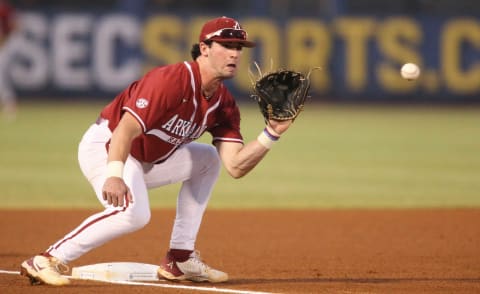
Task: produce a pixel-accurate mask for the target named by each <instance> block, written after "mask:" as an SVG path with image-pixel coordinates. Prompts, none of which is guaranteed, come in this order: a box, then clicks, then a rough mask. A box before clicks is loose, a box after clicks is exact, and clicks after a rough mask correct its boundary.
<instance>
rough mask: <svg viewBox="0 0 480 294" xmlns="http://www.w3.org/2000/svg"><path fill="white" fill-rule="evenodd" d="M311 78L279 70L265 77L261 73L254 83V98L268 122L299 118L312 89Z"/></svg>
mask: <svg viewBox="0 0 480 294" xmlns="http://www.w3.org/2000/svg"><path fill="white" fill-rule="evenodd" d="M257 69H258V66H257ZM259 72H260V70H259ZM309 76H310V73H308V75H304V74H303V73H301V72H297V71H293V70H277V71H274V72H271V73H268V74H265V75H262V74H261V72H260V77H259V78H257V80H256V81H254V83H253V90H254V94H253V95H252V97H253V98H254V99H255V100H256V101H257V102H258V106H259V107H260V111H261V113H262V115H263V117H264V118H265V120H266V121H268V120H271V119H272V120H280V121H282V120H294V119H295V118H296V117H297V116H298V114H299V113H300V111H301V110H302V108H303V105H304V103H305V100H306V99H307V96H308V91H309V89H310V77H309Z"/></svg>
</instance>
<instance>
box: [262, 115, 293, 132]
mask: <svg viewBox="0 0 480 294" xmlns="http://www.w3.org/2000/svg"><path fill="white" fill-rule="evenodd" d="M292 123H293V120H281V121H280V120H274V119H270V120H268V125H269V126H270V128H272V130H273V131H275V133H277V134H278V135H281V134H282V133H284V132H285V131H286V130H288V128H289V127H290V126H291V125H292Z"/></svg>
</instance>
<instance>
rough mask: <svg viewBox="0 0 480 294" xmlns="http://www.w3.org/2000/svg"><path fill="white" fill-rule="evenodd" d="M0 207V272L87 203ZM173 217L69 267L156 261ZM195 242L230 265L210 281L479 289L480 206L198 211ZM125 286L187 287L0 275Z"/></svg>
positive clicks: (387, 289)
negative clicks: (71, 207)
mask: <svg viewBox="0 0 480 294" xmlns="http://www.w3.org/2000/svg"><path fill="white" fill-rule="evenodd" d="M0 213H1V218H0V223H1V225H0V233H1V239H0V270H4V271H18V270H19V265H20V263H21V262H22V261H23V260H24V259H26V258H28V257H30V256H31V255H32V254H34V253H37V252H41V251H43V250H44V249H46V247H48V245H50V243H52V242H53V241H56V240H57V239H58V238H60V237H62V236H63V235H64V234H65V233H67V232H68V231H69V230H70V229H72V228H73V227H75V226H76V225H78V224H80V222H81V221H82V220H83V219H84V218H85V217H86V216H88V215H90V214H91V213H92V211H78V210H77V211H8V210H3V211H0ZM173 217H174V211H172V210H155V211H153V214H152V221H151V222H150V224H149V225H147V226H146V227H145V228H144V229H142V230H140V231H138V232H136V233H133V234H131V235H128V236H125V237H122V238H120V239H118V240H115V241H113V242H111V243H109V244H107V245H105V246H103V247H100V248H98V249H96V250H94V251H92V252H90V253H88V254H87V255H85V256H83V257H81V258H80V259H78V260H76V261H75V262H73V263H71V264H70V266H79V265H85V264H91V263H100V262H112V261H134V262H144V263H157V262H158V260H159V259H160V258H161V257H162V256H163V254H164V253H165V251H166V250H167V246H168V240H169V235H170V230H171V226H172V222H173ZM197 248H198V249H199V250H200V251H201V252H202V257H203V258H204V259H205V261H207V263H209V264H211V265H212V266H215V267H218V268H220V269H222V270H224V271H226V272H228V273H229V275H230V278H231V280H230V281H229V282H227V283H224V284H220V285H215V286H216V287H217V288H227V289H236V290H244V291H245V290H250V291H266V292H276V293H480V209H464V210H389V211H379V210H372V211H368V210H365V211H354V210H345V211H326V210H325V211H324V210H315V211H216V210H207V213H206V215H205V218H204V223H203V226H202V229H201V231H200V237H199V240H198V242H197ZM173 284H174V285H175V283H173ZM177 285H178V284H177ZM182 285H192V286H205V287H211V286H212V285H208V284H193V283H182ZM127 292H128V293H194V292H196V291H192V290H182V289H164V288H161V289H160V288H153V287H141V286H125V285H113V284H105V283H99V282H90V281H78V280H75V281H73V282H72V284H71V285H69V286H67V287H51V286H45V285H42V286H30V284H29V283H28V280H27V279H25V278H23V277H21V276H19V275H12V274H0V293H102V294H109V293H127ZM204 293H208V292H204Z"/></svg>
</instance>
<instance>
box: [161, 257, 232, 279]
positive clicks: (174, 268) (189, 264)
mask: <svg viewBox="0 0 480 294" xmlns="http://www.w3.org/2000/svg"><path fill="white" fill-rule="evenodd" d="M158 276H159V277H160V278H164V279H167V280H171V281H183V280H189V281H193V282H210V283H221V282H225V281H227V280H228V274H227V273H224V272H222V271H219V270H216V269H213V268H211V267H209V266H208V265H206V264H205V263H204V262H203V261H202V260H201V259H200V254H199V252H198V251H194V252H192V254H190V258H189V259H188V260H187V261H184V262H177V261H175V260H173V259H172V257H171V256H170V255H169V254H167V256H166V257H165V259H164V260H163V261H162V263H161V265H160V267H159V268H158Z"/></svg>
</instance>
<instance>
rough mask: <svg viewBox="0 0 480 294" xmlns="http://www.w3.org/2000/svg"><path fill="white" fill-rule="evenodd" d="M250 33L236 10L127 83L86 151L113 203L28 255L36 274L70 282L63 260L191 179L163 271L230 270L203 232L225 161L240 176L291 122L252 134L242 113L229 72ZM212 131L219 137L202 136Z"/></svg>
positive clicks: (93, 178)
mask: <svg viewBox="0 0 480 294" xmlns="http://www.w3.org/2000/svg"><path fill="white" fill-rule="evenodd" d="M254 46H255V43H253V42H252V41H249V40H248V39H247V32H246V31H245V30H244V29H242V27H241V26H240V24H239V23H238V22H237V21H236V20H234V19H232V18H228V17H220V18H216V19H212V20H210V21H208V22H206V23H205V24H204V26H203V27H202V30H201V33H200V36H199V43H198V44H195V45H194V46H193V48H192V51H191V53H192V57H193V61H192V62H187V61H185V62H181V63H177V64H172V65H167V66H163V67H158V68H155V69H153V70H152V71H150V72H148V73H147V74H146V75H145V76H143V77H142V78H141V79H140V80H138V81H135V82H134V83H132V84H131V85H130V86H129V87H128V88H126V89H125V90H124V91H123V92H121V93H120V94H119V95H118V96H117V97H116V98H115V99H114V100H113V101H112V102H111V103H110V104H108V105H107V106H106V107H105V108H104V109H103V110H102V111H101V113H100V116H99V118H98V120H97V121H96V123H94V124H93V125H92V126H90V128H89V129H88V130H87V132H86V133H85V134H84V136H83V138H82V140H81V142H80V144H79V153H78V158H79V162H80V168H81V170H82V172H83V173H84V175H85V176H86V178H87V179H88V181H89V182H90V183H91V185H92V187H93V189H94V191H95V193H96V195H97V198H98V200H99V201H100V202H101V203H102V204H103V206H104V207H105V210H103V211H102V212H99V213H97V214H94V215H92V216H90V217H88V218H87V219H86V220H85V221H84V222H83V223H81V224H80V225H79V226H78V227H77V228H76V229H74V230H73V231H71V232H70V233H68V234H66V235H65V236H64V237H63V238H61V239H60V240H58V241H57V242H55V243H53V244H52V245H51V246H50V247H49V248H48V249H47V250H46V251H45V252H44V253H43V254H39V255H35V256H33V257H32V258H29V259H27V260H25V261H24V262H23V263H22V264H21V273H22V275H25V276H27V277H29V278H30V279H31V281H32V283H46V284H50V285H65V284H68V283H69V280H68V279H67V278H65V277H63V276H62V275H61V270H60V268H61V267H62V265H65V264H66V263H68V262H70V261H72V260H75V259H77V258H79V257H80V256H82V255H83V254H85V253H87V252H89V251H90V250H92V249H94V248H96V247H98V246H100V245H102V244H104V243H106V242H108V241H110V240H112V239H114V238H117V237H119V236H122V235H125V234H127V233H130V232H133V231H136V230H138V229H140V228H142V227H143V226H145V225H146V224H147V223H148V222H149V220H150V207H149V202H148V190H149V189H152V188H155V187H160V186H163V185H168V184H171V183H176V182H181V183H182V185H181V188H180V191H179V194H178V201H177V211H176V217H175V222H174V225H173V230H172V234H171V239H170V249H169V250H168V252H167V253H166V256H165V258H164V259H163V260H162V261H161V263H160V267H159V270H158V275H159V277H160V278H164V279H167V280H174V281H180V280H190V281H195V282H200V281H208V282H212V283H217V282H224V281H227V280H228V275H227V273H224V272H222V271H220V270H216V269H213V268H211V267H210V266H208V265H207V264H205V263H204V262H202V260H201V259H200V256H199V253H198V251H196V250H195V249H196V248H195V240H196V239H197V233H198V230H199V227H200V223H201V221H202V216H203V213H204V211H205V208H206V206H207V203H208V200H209V198H210V195H211V193H212V189H213V186H214V184H215V182H216V180H217V178H218V176H219V172H220V168H221V163H223V165H224V167H225V169H226V170H227V171H228V173H229V174H230V175H231V176H232V177H234V178H240V177H242V176H244V175H245V174H247V173H248V172H249V171H250V170H252V169H253V168H254V167H255V166H256V165H257V164H258V163H259V162H260V161H261V160H262V158H263V157H264V156H265V155H266V154H267V152H268V151H269V149H270V148H271V147H272V145H273V144H274V143H275V142H276V141H277V140H278V139H279V138H280V135H281V134H282V133H283V132H285V131H286V130H287V129H288V128H289V126H290V125H291V120H287V121H281V122H280V121H274V120H272V121H269V122H268V124H267V126H266V127H265V129H264V130H262V131H261V132H260V135H259V136H258V138H256V140H253V141H251V142H249V143H244V141H243V138H242V135H241V133H240V113H239V109H238V107H237V105H236V103H235V100H234V98H233V97H232V95H231V94H230V92H229V91H228V90H227V88H226V87H225V85H224V84H223V80H225V79H230V78H233V77H234V76H235V74H236V73H237V70H238V65H239V61H240V57H241V55H242V50H243V48H244V47H254ZM204 132H209V133H210V134H211V135H212V138H213V146H212V145H210V144H200V143H197V142H194V141H195V140H196V139H197V138H199V137H200V136H201V135H202V134H203V133H204Z"/></svg>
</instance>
